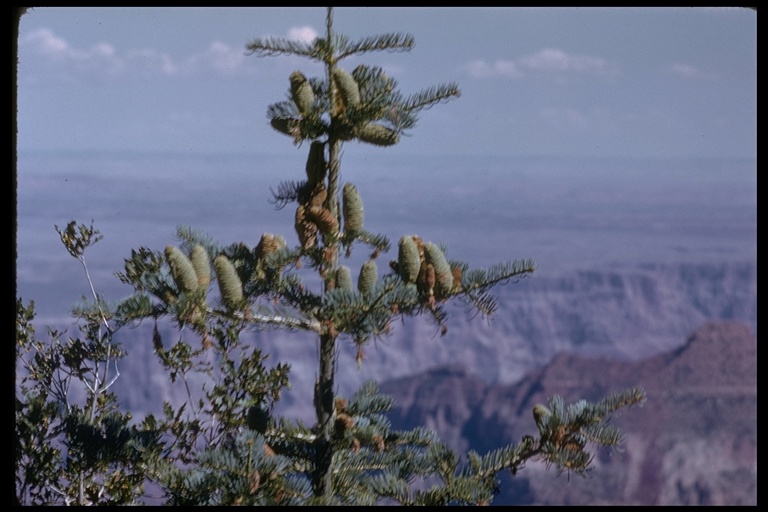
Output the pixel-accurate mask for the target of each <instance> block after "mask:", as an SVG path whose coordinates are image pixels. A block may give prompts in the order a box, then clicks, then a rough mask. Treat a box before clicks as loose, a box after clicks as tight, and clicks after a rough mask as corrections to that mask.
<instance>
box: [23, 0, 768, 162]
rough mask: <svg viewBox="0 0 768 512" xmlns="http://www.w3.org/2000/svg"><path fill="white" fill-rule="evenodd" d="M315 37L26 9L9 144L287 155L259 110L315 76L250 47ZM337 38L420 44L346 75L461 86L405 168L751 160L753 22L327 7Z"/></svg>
mask: <svg viewBox="0 0 768 512" xmlns="http://www.w3.org/2000/svg"><path fill="white" fill-rule="evenodd" d="M324 27H325V9H324V8H72V7H66V8H35V9H31V10H29V11H28V12H27V13H26V14H24V15H23V16H22V17H21V20H20V24H19V37H18V52H19V55H18V58H19V64H18V117H17V121H18V141H17V147H18V149H19V150H21V151H24V150H85V151H89V150H121V151H122V150H127V151H171V152H182V153H194V152H211V153H219V152H225V153H252V152H257V153H258V152H262V153H263V152H267V153H280V152H292V151H294V150H295V148H292V146H291V144H290V143H289V141H288V139H286V138H285V137H283V136H281V135H279V134H277V133H276V132H274V131H273V130H272V129H271V128H270V127H269V125H268V122H267V118H266V109H267V107H268V106H269V105H270V104H271V103H274V102H277V101H281V100H283V99H284V98H285V95H286V93H287V90H288V83H289V82H288V75H289V74H290V73H291V71H293V70H295V69H300V70H302V71H303V72H304V73H305V74H306V75H308V76H317V75H320V74H321V73H322V69H321V68H320V67H319V66H318V65H317V64H315V63H313V62H310V61H306V60H303V59H298V58H293V57H268V58H266V57H255V56H248V55H246V51H245V45H246V44H247V43H248V42H249V41H250V40H252V39H253V38H256V37H267V36H273V37H283V38H289V39H312V38H314V37H315V36H317V35H320V36H322V33H323V31H324ZM334 28H335V30H336V31H337V32H342V33H345V34H347V35H349V36H350V37H351V38H352V39H353V40H354V39H358V38H362V37H365V36H369V35H375V34H381V33H390V32H406V33H410V34H412V35H413V36H414V37H415V40H416V45H415V48H414V49H413V50H412V51H411V52H408V53H370V54H365V55H363V56H361V57H355V58H350V59H348V60H345V61H342V63H341V65H342V66H344V67H346V68H347V69H349V70H351V69H353V68H354V67H355V66H356V65H357V64H359V63H360V62H365V63H368V64H374V65H379V66H382V67H383V68H384V69H385V70H386V71H387V73H388V74H389V75H390V76H392V77H394V78H396V79H397V80H398V82H399V84H400V87H401V91H402V92H403V93H405V94H406V95H407V94H411V93H416V92H418V91H420V90H422V89H425V88H428V87H430V86H433V85H437V84H440V83H446V82H454V81H455V82H457V83H458V85H459V87H460V88H461V90H462V97H461V98H459V99H456V100H453V101H451V102H450V103H448V104H445V105H439V106H437V107H435V108H433V109H430V110H428V111H425V112H423V115H422V118H421V121H420V123H419V125H417V127H416V128H415V129H414V130H413V131H412V132H411V134H410V135H412V136H410V137H406V138H404V140H403V141H402V142H401V144H399V145H398V146H397V147H396V148H393V149H392V151H396V152H398V153H400V154H433V153H434V154H452V153H460V154H498V155H510V156H515V155H546V156H611V157H616V156H619V157H622V156H626V157H706V158H709V157H746V158H755V157H756V152H757V149H756V138H757V136H756V125H757V100H756V96H757V91H756V88H757V15H756V12H755V11H753V10H749V9H744V8H487V7H483V8H467V7H462V8H402V7H399V8H371V7H368V8H338V9H336V10H335V11H334ZM367 149H370V147H368V148H367ZM351 150H352V151H357V149H355V148H351ZM388 151H389V150H388Z"/></svg>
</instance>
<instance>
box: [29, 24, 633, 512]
mask: <svg viewBox="0 0 768 512" xmlns="http://www.w3.org/2000/svg"><path fill="white" fill-rule="evenodd" d="M412 46H413V39H412V37H411V36H408V35H401V34H386V35H383V36H374V37H368V38H364V39H362V40H360V41H357V42H351V41H350V40H349V39H348V38H347V37H346V36H343V35H339V34H335V33H333V32H332V10H331V9H329V10H328V17H327V32H326V36H325V37H324V38H318V39H316V40H315V41H313V42H311V43H306V42H294V41H285V40H282V39H274V38H268V39H262V40H255V41H253V42H251V43H250V44H249V45H248V47H247V48H248V50H249V51H250V52H251V53H253V54H256V55H261V56H266V55H284V54H285V55H297V56H303V57H307V58H309V59H312V60H316V61H319V62H321V63H323V64H324V65H325V76H323V77H310V78H307V77H306V76H305V75H304V74H303V73H302V72H301V71H299V70H297V71H294V72H293V73H292V74H291V76H290V77H289V80H288V82H289V84H288V85H289V88H288V91H287V93H286V99H285V100H284V101H281V102H278V103H275V104H273V105H271V106H270V107H269V108H268V110H267V117H268V118H269V119H270V123H271V124H272V126H273V127H274V128H275V129H276V130H277V131H278V132H280V133H283V134H285V135H287V136H289V137H291V139H292V141H293V142H294V143H295V144H300V143H301V142H303V141H310V144H309V154H308V156H307V158H306V160H305V161H304V162H305V163H304V164H303V166H304V170H303V172H305V175H306V179H301V178H300V176H301V173H297V179H296V180H295V181H284V182H282V183H280V184H279V186H278V188H277V191H276V192H274V191H273V196H274V203H275V205H276V206H277V207H278V208H283V207H284V206H286V205H288V204H291V203H296V204H297V210H296V215H295V218H294V228H295V229H296V235H297V242H298V245H295V246H294V245H293V244H289V243H288V242H287V241H286V239H285V238H284V237H283V236H281V235H273V234H271V233H264V234H263V235H262V237H261V239H260V241H259V243H258V244H257V245H256V246H249V245H247V244H245V243H242V242H237V243H231V244H229V245H225V244H220V243H219V242H217V241H215V240H214V239H213V238H212V237H209V236H208V235H206V234H204V233H201V232H200V231H198V230H196V229H194V228H191V227H187V226H180V227H179V228H178V231H177V233H176V235H177V239H178V240H179V242H180V244H179V246H176V245H168V246H167V247H166V248H165V250H164V251H155V250H151V249H147V248H144V247H141V248H140V249H138V250H133V251H131V256H130V257H129V258H127V259H126V260H125V261H124V271H123V272H119V273H118V274H117V277H118V278H119V279H120V281H121V282H123V283H125V284H129V285H131V286H132V287H133V289H134V293H133V294H132V295H130V296H129V297H126V298H125V299H123V300H121V301H120V302H119V303H117V304H109V303H107V302H106V301H104V300H103V299H102V298H101V297H100V296H99V295H98V294H97V293H96V292H95V290H94V287H93V284H92V282H91V279H90V275H89V273H88V269H87V266H86V264H85V257H84V253H85V250H86V249H87V248H88V247H90V246H91V245H93V244H94V243H96V242H97V241H98V240H99V239H100V238H101V235H100V233H99V232H98V231H96V230H95V229H94V228H93V226H85V225H79V226H78V225H77V223H76V222H75V221H72V222H70V223H69V224H68V225H67V227H66V229H64V230H60V229H59V228H58V227H56V231H57V232H58V233H59V236H60V238H61V241H62V243H63V244H64V246H65V248H66V250H67V251H68V252H69V253H70V254H71V255H72V256H73V257H74V258H76V259H77V260H78V261H79V262H80V263H81V264H82V266H83V268H84V269H85V273H86V278H87V280H88V283H89V285H90V290H91V295H92V300H85V299H83V301H82V303H81V304H80V305H78V306H77V307H76V308H75V309H74V311H73V314H74V315H75V317H76V318H77V321H78V326H79V327H80V330H81V332H82V334H83V336H82V337H78V338H68V339H67V340H66V341H64V340H63V336H64V335H63V334H62V333H57V332H52V331H51V332H49V337H50V341H48V342H41V341H38V340H37V339H36V337H35V331H34V326H33V325H32V320H33V318H34V305H33V304H30V305H29V306H24V305H23V304H22V302H21V300H19V301H18V303H17V315H16V340H17V343H16V345H17V361H18V365H20V367H21V370H22V371H23V376H22V377H21V378H20V380H19V381H18V384H17V390H16V431H15V433H16V437H17V440H18V441H17V445H16V451H15V459H16V473H15V476H16V498H17V500H18V501H19V502H21V503H26V504H35V505H49V504H78V505H84V504H136V503H141V502H142V500H143V499H144V498H145V496H144V486H145V485H146V484H147V483H152V484H153V485H155V486H159V488H160V489H161V492H162V500H163V501H164V503H166V504H168V505H183V506H188V505H333V504H345V505H377V504H402V505H428V506H435V505H479V504H489V503H490V502H491V501H492V500H493V497H494V495H495V494H496V492H497V486H498V480H497V475H498V474H499V473H500V472H501V471H506V470H509V471H511V472H512V473H513V474H514V473H516V472H517V471H518V470H519V469H522V468H523V467H524V465H525V463H526V462H527V461H528V460H533V459H540V460H543V461H544V462H545V463H546V464H548V465H553V466H555V467H556V468H557V469H559V470H562V471H568V472H574V473H576V474H584V473H585V472H586V471H587V470H588V468H589V464H590V462H591V460H592V452H591V451H590V447H591V446H598V447H599V446H609V447H613V446H617V445H618V444H619V443H620V442H621V432H620V430H619V429H618V428H616V427H615V426H613V425H611V424H610V423H609V420H610V417H611V414H612V413H614V412H615V411H617V410H619V409H621V408H624V407H627V406H631V405H633V404H637V403H641V402H642V401H643V400H644V396H645V395H644V393H643V392H642V390H639V389H634V390H628V391H625V392H621V393H618V394H616V395H612V396H609V397H607V398H606V399H604V400H602V401H600V402H597V403H588V402H586V401H583V400H582V401H579V402H577V403H575V404H571V405H567V406H566V405H565V404H564V403H563V401H562V399H560V398H559V397H557V396H556V397H553V398H552V399H551V400H550V401H549V404H548V406H544V405H538V406H537V407H536V408H535V409H534V411H533V412H534V414H533V417H534V424H535V425H536V427H537V429H538V434H537V435H536V436H525V437H524V438H523V439H522V440H521V442H520V443H518V444H510V445H508V446H503V447H500V448H498V449H497V450H493V451H491V452H490V453H487V454H485V455H480V454H477V453H475V452H470V453H468V454H467V457H466V460H465V461H462V460H460V458H459V456H458V455H457V454H455V453H454V452H452V451H451V450H450V449H449V448H448V447H447V446H446V445H444V444H442V443H440V442H439V440H438V439H437V438H436V435H435V433H434V432H432V431H431V430H428V429H425V428H415V429H413V430H410V431H398V430H395V429H393V428H392V426H391V424H390V421H389V419H388V416H387V413H389V411H390V409H391V407H392V405H393V399H392V397H389V396H384V395H381V394H379V392H378V387H377V385H376V383H373V382H370V383H367V384H365V385H364V386H363V387H362V388H361V389H360V390H359V391H358V392H357V393H356V394H355V395H354V396H352V397H351V398H350V399H346V398H344V397H341V396H335V395H334V391H335V385H334V374H335V370H336V365H337V361H336V359H335V358H336V354H337V353H338V351H339V350H343V349H344V348H342V347H340V346H339V345H338V342H339V341H340V340H343V339H347V340H350V341H352V342H353V345H354V347H356V350H357V355H356V359H357V364H358V365H359V364H362V361H363V356H364V347H365V345H366V344H367V343H368V342H369V341H370V340H371V339H374V338H377V337H383V336H386V335H388V334H389V333H390V329H391V325H392V324H393V321H394V320H397V319H400V318H402V317H406V316H408V317H409V316H426V317H428V318H431V319H432V320H434V321H435V322H436V323H437V325H438V326H439V328H440V330H441V333H442V334H445V330H446V327H445V320H446V318H447V313H446V309H445V306H446V304H448V303H449V302H451V301H455V300H459V301H464V302H465V303H466V304H467V305H469V307H470V308H473V309H475V310H476V311H478V312H480V313H481V314H486V315H490V314H492V313H493V312H494V310H495V309H496V307H497V305H496V301H495V299H494V298H493V297H492V296H491V295H490V294H489V292H490V290H491V289H492V288H493V287H494V286H496V285H499V284H503V283H506V282H509V281H515V280H518V279H521V278H523V277H526V276H528V275H529V274H530V273H532V272H533V271H534V270H535V266H534V263H533V261H532V260H528V259H524V260H514V261H511V262H505V263H501V264H498V265H496V266H492V267H490V268H488V269H470V268H469V265H468V264H466V263H464V262H460V261H453V260H449V259H448V258H447V257H446V249H445V248H444V247H442V246H439V245H437V244H435V243H433V242H428V241H424V240H422V239H421V238H420V237H418V236H415V235H408V236H403V237H402V238H401V239H400V241H399V244H398V254H397V256H396V259H394V260H392V261H390V262H389V271H388V272H386V273H384V272H383V271H382V270H381V269H380V268H379V266H378V265H377V259H378V258H379V257H380V255H381V253H384V252H387V251H389V249H390V242H389V240H388V239H387V238H386V237H385V236H383V235H379V234H375V233H372V232H369V231H366V230H364V229H363V202H362V199H361V198H360V196H359V193H358V191H357V189H356V188H355V186H354V185H353V184H351V183H347V184H346V185H345V186H344V187H343V189H341V188H340V186H339V169H340V159H341V147H342V145H343V143H346V142H350V141H353V140H358V141H361V142H366V143H370V144H374V145H377V146H382V147H386V146H391V145H395V144H396V143H397V142H398V141H399V140H400V136H401V134H402V133H403V132H404V130H407V129H410V128H412V127H413V126H415V123H416V121H417V114H418V113H419V112H420V111H422V110H425V109H428V108H430V107H431V106H433V105H436V104H438V103H442V102H444V101H447V100H449V99H451V98H455V97H458V96H459V95H460V92H459V90H458V88H457V87H456V85H455V84H447V85H440V86H437V87H432V88H428V89H426V90H424V91H422V92H419V93H417V94H416V95H412V96H408V97H404V96H403V95H402V94H401V93H400V92H399V91H398V90H397V82H396V81H395V80H393V79H392V78H390V77H388V76H387V75H386V74H385V73H384V72H383V71H382V70H381V69H380V68H377V67H368V66H365V65H360V66H358V67H356V68H355V69H354V70H353V71H352V72H348V71H345V70H344V69H342V68H341V67H339V66H338V63H339V61H341V60H343V59H345V58H347V57H350V56H353V55H359V54H363V53H367V52H371V51H407V50H409V49H410V48H411V47H412ZM326 152H327V157H326ZM299 167H300V166H299ZM358 245H366V246H369V247H371V248H373V252H372V254H371V255H370V258H369V259H368V260H367V261H366V262H365V263H364V264H363V265H362V267H361V268H360V270H359V274H358V283H357V284H358V285H357V287H355V286H354V285H353V283H352V271H351V269H350V268H349V267H348V266H346V265H343V264H342V263H341V262H340V261H341V258H342V257H349V256H350V255H351V253H352V251H353V249H354V248H355V247H356V246H358ZM211 267H213V270H214V271H213V272H212V271H211ZM312 273H315V274H316V275H317V276H319V277H320V284H319V286H317V285H315V284H312V285H310V284H308V283H317V280H316V279H306V278H307V275H308V274H312ZM214 280H215V281H216V282H217V285H218V286H214V287H211V286H210V285H211V284H212V282H213V281H214ZM210 288H213V289H214V290H216V289H218V296H217V295H216V291H214V292H213V293H212V294H211V296H210V297H209V289H210ZM144 320H147V321H151V322H152V326H153V329H152V336H151V337H152V340H151V343H152V346H153V347H154V352H155V355H156V356H157V358H158V361H159V362H160V364H161V366H162V367H163V369H164V370H165V372H166V373H167V375H168V377H169V380H170V381H171V383H172V384H173V385H178V386H183V389H184V390H185V392H186V397H187V398H186V400H184V401H182V402H181V403H179V404H170V403H164V404H163V407H162V409H163V415H162V418H156V417H155V416H154V415H148V416H146V417H145V418H143V419H142V420H141V422H136V421H134V420H133V418H132V417H131V415H130V413H123V412H121V411H120V408H119V404H118V402H117V399H116V397H115V396H114V394H113V393H112V392H111V391H110V387H111V386H112V384H114V382H115V381H116V379H118V378H120V377H121V375H120V373H119V371H118V362H119V361H120V360H121V359H123V358H124V357H126V356H127V353H126V352H125V351H124V350H123V349H122V347H121V346H120V345H119V344H118V343H117V342H115V341H114V339H115V338H114V336H115V334H116V333H117V332H118V331H119V330H120V329H121V328H123V327H125V326H132V325H136V324H138V323H140V322H142V321H144ZM163 322H166V323H170V324H171V325H174V326H176V327H177V328H178V331H177V335H175V336H174V339H172V340H164V339H163V337H162V336H161V334H160V331H161V330H160V328H159V327H158V326H159V325H160V324H162V323H163ZM266 328H281V329H287V330H291V331H303V332H309V333H312V334H314V335H316V336H317V338H318V339H319V352H318V354H319V356H318V371H317V376H318V380H317V383H316V386H315V391H314V396H313V397H312V398H311V401H310V399H309V397H307V404H308V405H309V403H312V404H313V405H314V409H315V412H316V416H317V418H316V423H315V424H313V425H311V426H307V425H304V424H303V423H301V422H299V421H292V420H290V419H287V418H282V417H277V416H276V415H275V414H274V410H275V404H276V403H277V402H278V401H279V400H280V398H281V395H282V392H283V390H284V389H286V388H287V387H288V386H289V371H290V368H289V366H288V365H287V364H284V363H280V362H277V363H275V364H274V365H273V366H271V367H270V366H268V362H269V361H268V355H267V354H263V353H262V352H261V351H260V350H259V349H258V348H257V347H253V346H250V345H249V344H248V343H246V342H244V341H243V336H242V335H243V333H244V332H245V331H247V330H251V329H266ZM123 378H125V376H123ZM128 378H136V376H128ZM75 388H77V389H78V390H79V391H81V393H80V394H79V395H77V394H73V393H72V391H73V390H74V389H75ZM74 396H78V397H82V398H78V399H75V398H74Z"/></svg>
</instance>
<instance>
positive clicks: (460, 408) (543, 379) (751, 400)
mask: <svg viewBox="0 0 768 512" xmlns="http://www.w3.org/2000/svg"><path fill="white" fill-rule="evenodd" d="M756 367H757V341H756V338H755V335H754V334H753V333H752V331H751V329H750V328H749V327H747V326H745V325H743V324H740V323H735V322H715V323H706V324H704V325H703V326H702V327H700V328H699V329H697V330H696V331H695V332H694V333H693V334H692V335H691V336H690V337H689V338H688V339H687V341H685V343H684V344H683V345H682V346H680V347H679V348H677V349H675V350H671V351H667V352H663V353H660V354H657V355H656V356H653V357H650V358H647V359H643V360H639V361H632V362H619V361H615V360H612V359H608V358H592V359H590V358H584V357H579V356H574V355H572V354H567V353H562V354H560V355H558V356H556V357H555V358H554V359H553V360H552V361H551V362H550V363H549V364H547V365H546V366H543V367H542V368H540V369H538V370H536V371H534V372H532V373H530V374H528V375H526V376H525V377H524V378H523V379H522V380H520V381H519V382H517V383H515V384H512V385H504V384H489V383H487V382H484V381H483V380H481V379H479V378H477V377H475V376H473V375H471V374H470V373H468V372H467V371H465V370H464V369H463V368H461V367H452V368H451V367H448V368H441V369H436V370H432V371H429V372H425V373H423V374H420V375H417V376H413V377H408V378H403V379H397V380H393V381H390V382H387V383H385V384H384V385H383V386H382V391H384V392H386V393H388V394H391V395H393V396H394V397H395V399H396V402H397V405H396V409H395V410H394V411H393V423H394V424H395V426H397V427H399V428H408V427H412V426H415V425H426V426H429V427H432V428H434V429H435V430H436V431H437V432H438V434H440V437H441V438H442V439H443V440H444V441H446V442H448V443H449V444H450V445H452V446H453V447H454V448H455V449H457V450H459V452H460V453H464V452H466V450H467V449H469V448H471V449H474V450H478V451H480V452H481V453H482V452H484V451H486V450H490V449H492V448H495V447H498V446H500V445H502V444H504V443H509V442H518V441H519V440H520V438H521V437H522V435H524V434H526V433H535V428H536V427H535V425H534V423H533V418H532V415H531V410H532V408H533V406H534V405H535V404H536V403H546V400H547V397H549V396H551V395H552V394H559V395H561V396H563V397H564V398H565V399H566V401H568V402H571V401H576V400H578V399H580V398H586V399H592V400H594V399H599V398H601V397H602V396H604V395H605V394H606V393H610V392H611V391H612V390H618V389H622V388H625V387H632V386H638V385H639V386H643V387H644V388H645V389H646V391H647V393H648V400H647V402H646V404H645V405H644V407H643V408H634V409H630V410H628V411H626V412H625V413H623V414H620V415H619V416H617V417H616V418H615V421H616V422H617V424H618V425H620V426H621V427H622V428H623V429H624V431H625V433H626V444H625V446H624V449H623V450H622V451H612V452H609V451H601V452H599V454H598V457H596V459H595V465H594V469H593V471H592V473H591V474H590V475H591V477H588V478H586V479H582V478H580V477H570V478H568V477H567V476H566V475H557V474H556V472H555V471H552V470H546V468H544V467H543V465H541V464H540V463H535V464H530V465H528V466H527V467H526V468H525V469H524V470H523V471H521V472H520V473H518V475H517V476H516V477H514V478H512V477H510V476H508V475H504V477H503V481H502V486H501V488H502V492H501V494H500V495H499V496H498V497H497V499H496V500H495V502H494V504H531V503H536V504H574V505H575V504H642V505H750V504H756V502H757V375H756V371H757V369H756Z"/></svg>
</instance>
